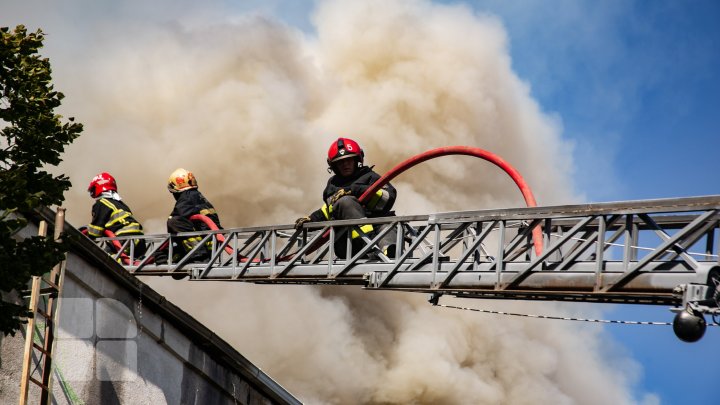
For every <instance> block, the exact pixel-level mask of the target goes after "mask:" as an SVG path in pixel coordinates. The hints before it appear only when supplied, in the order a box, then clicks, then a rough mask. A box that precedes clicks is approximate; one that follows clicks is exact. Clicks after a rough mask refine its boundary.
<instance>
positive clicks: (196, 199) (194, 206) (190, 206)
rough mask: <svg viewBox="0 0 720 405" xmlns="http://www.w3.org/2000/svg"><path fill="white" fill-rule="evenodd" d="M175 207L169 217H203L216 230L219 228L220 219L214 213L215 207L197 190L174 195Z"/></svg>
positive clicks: (215, 212) (192, 189)
mask: <svg viewBox="0 0 720 405" xmlns="http://www.w3.org/2000/svg"><path fill="white" fill-rule="evenodd" d="M173 197H175V207H174V208H173V210H172V212H171V213H170V217H171V218H172V217H183V218H189V217H191V216H193V215H195V214H201V215H205V216H206V217H208V218H210V219H212V221H213V222H215V225H217V226H218V228H222V226H220V217H219V216H218V214H217V211H215V207H213V205H212V204H210V201H208V200H207V198H205V196H203V195H202V194H201V193H200V192H199V191H198V190H197V189H194V188H191V189H189V190H185V191H182V192H179V193H174V194H173Z"/></svg>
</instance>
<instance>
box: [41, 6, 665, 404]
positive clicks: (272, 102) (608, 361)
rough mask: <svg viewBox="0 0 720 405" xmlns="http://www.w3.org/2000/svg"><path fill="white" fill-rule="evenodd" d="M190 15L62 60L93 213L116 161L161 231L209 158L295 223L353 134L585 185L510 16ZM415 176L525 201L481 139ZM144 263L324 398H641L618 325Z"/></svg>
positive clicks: (289, 377) (435, 191)
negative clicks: (528, 71) (100, 178)
mask: <svg viewBox="0 0 720 405" xmlns="http://www.w3.org/2000/svg"><path fill="white" fill-rule="evenodd" d="M189 12H190V13H191V11H189ZM121 15H124V14H121ZM196 17H197V16H196ZM185 21H186V20H183V19H182V18H178V19H177V20H176V21H174V22H168V23H165V24H150V23H148V22H141V21H138V20H132V21H123V20H120V21H119V22H118V23H116V24H105V25H101V24H98V25H97V26H93V30H94V31H93V32H94V33H95V35H94V36H93V38H94V41H95V42H93V43H92V44H91V45H90V43H88V45H87V46H88V48H86V49H84V50H83V51H82V52H80V51H78V52H77V53H76V54H74V56H75V57H76V58H77V59H76V60H75V61H74V65H73V69H68V68H61V69H60V70H59V71H60V72H61V75H60V77H59V78H58V80H59V83H61V85H60V86H59V89H60V90H62V91H64V92H65V93H66V95H67V96H68V98H67V99H66V102H65V107H66V109H67V111H68V112H69V113H68V114H67V115H74V116H76V117H77V118H78V119H79V120H80V121H81V122H83V123H84V124H85V125H86V131H85V134H84V135H83V136H82V137H81V138H80V139H79V140H78V141H77V142H76V144H75V145H73V146H72V147H71V148H70V149H69V151H68V153H67V154H66V163H65V165H64V166H63V168H62V169H63V171H64V172H65V173H67V174H68V175H70V176H71V179H72V181H73V182H74V184H75V187H74V188H73V190H72V191H71V193H70V194H69V196H68V201H67V203H66V206H67V207H69V217H70V220H71V222H73V223H74V224H76V225H81V224H83V223H85V222H87V220H88V218H89V208H90V205H91V201H90V199H89V198H88V197H87V194H86V193H85V190H84V189H85V186H86V184H87V182H88V181H89V179H90V178H91V177H92V176H93V175H94V174H96V173H97V172H100V171H109V172H110V173H112V174H113V175H115V176H116V177H117V179H118V181H119V186H120V193H121V195H122V196H123V197H124V198H125V200H126V201H127V202H128V203H129V205H130V206H131V207H132V208H133V210H134V211H135V213H136V215H137V217H138V218H139V219H141V220H142V221H143V223H144V224H145V226H146V228H147V229H148V230H149V231H151V232H164V218H165V217H166V215H167V213H168V212H169V211H170V209H171V207H172V203H173V200H172V198H171V196H170V195H169V193H167V191H166V190H165V182H166V179H167V176H168V175H169V173H170V172H171V171H172V170H173V169H175V168H176V167H184V168H187V169H190V170H192V171H194V172H195V174H196V175H197V178H198V180H199V183H200V190H201V191H202V192H203V193H204V194H205V195H206V196H207V197H208V198H209V199H210V200H211V201H212V202H213V203H214V204H215V206H216V207H217V208H218V210H219V212H220V215H221V219H222V222H223V225H224V226H225V227H226V228H230V227H239V226H249V225H261V224H274V223H290V222H291V221H293V220H294V219H295V218H296V217H298V216H301V215H304V214H306V213H307V212H309V211H310V210H312V209H314V208H316V207H317V206H318V205H319V204H320V203H321V199H320V194H321V190H322V187H323V185H324V182H325V179H326V178H327V173H326V172H325V167H326V165H325V151H326V149H327V146H328V145H329V142H330V141H331V140H332V139H333V138H334V137H336V136H338V135H343V136H348V137H352V138H355V139H356V140H358V141H359V142H360V143H361V145H362V146H363V147H364V148H365V150H366V156H367V157H366V163H368V164H371V165H376V166H375V168H376V170H377V171H378V172H384V171H387V170H388V169H390V168H391V167H392V166H393V165H394V164H395V163H398V162H400V161H401V160H403V159H405V158H408V157H410V156H412V155H414V154H416V153H419V152H423V151H425V150H427V149H430V148H434V147H439V146H447V145H470V146H477V147H481V148H483V149H487V150H489V151H492V152H494V153H497V154H499V155H500V156H502V157H503V158H504V159H505V160H507V161H508V162H510V163H511V164H513V165H514V166H515V167H516V168H517V169H518V170H519V171H520V172H521V173H522V174H523V175H524V176H525V178H526V180H528V182H529V183H530V185H531V187H532V188H533V190H534V191H535V193H536V197H537V199H538V201H539V202H540V203H541V204H553V203H571V202H575V201H577V197H575V195H574V193H573V187H572V185H571V179H572V173H571V170H572V161H571V153H572V151H571V146H570V145H569V144H568V143H567V141H564V140H563V139H561V137H560V133H561V128H560V124H559V123H558V122H557V121H556V120H554V119H552V118H551V117H549V116H548V115H546V114H543V113H542V111H540V109H539V107H538V105H537V103H536V102H535V101H534V100H533V99H532V97H531V96H530V91H529V87H528V85H527V84H526V83H523V82H522V81H521V80H520V79H519V78H518V77H517V76H516V75H515V74H514V72H513V71H512V68H511V60H510V58H509V54H508V43H507V38H506V34H505V31H504V29H503V27H502V23H501V22H500V21H499V20H497V19H496V18H494V17H492V16H488V15H478V14H474V13H473V12H472V11H471V10H469V9H468V8H466V7H462V6H447V5H436V4H432V3H429V2H427V1H422V0H404V1H393V2H389V1H364V0H358V1H324V2H320V3H319V5H318V7H317V10H316V12H315V18H314V24H315V28H316V30H317V35H316V36H315V35H312V36H311V35H308V34H306V33H303V32H300V31H298V30H295V29H292V28H289V27H287V26H285V25H283V24H282V23H279V22H277V21H275V20H273V19H272V18H269V17H261V16H253V15H246V16H243V17H242V18H236V19H234V20H232V21H231V20H229V19H225V20H223V21H224V22H223V21H221V20H216V21H214V22H213V23H203V22H198V19H197V18H195V19H193V20H192V24H183V23H182V22H185ZM188 21H189V20H188ZM101 26H102V27H104V28H99V27H101ZM57 63H58V62H56V61H54V66H56V65H57ZM57 71H58V69H56V72H57ZM394 184H395V185H396V186H397V187H398V188H399V190H400V196H399V200H398V204H397V206H396V208H397V211H398V213H399V214H401V215H402V214H411V213H429V212H437V211H445V210H462V209H481V208H491V207H511V206H521V205H523V200H522V197H521V195H520V193H519V192H518V191H517V189H516V188H515V186H514V184H513V183H512V181H511V180H510V179H509V178H508V177H507V176H506V175H505V174H504V173H502V171H500V170H499V169H498V168H496V167H494V166H492V165H491V164H489V163H487V162H484V161H480V160H477V159H472V158H468V157H446V158H442V159H437V160H435V161H432V162H428V163H426V164H424V165H422V166H419V167H417V168H415V169H413V170H412V171H411V172H409V173H406V174H404V175H402V176H401V177H400V178H398V179H397V180H396V181H395V182H394ZM145 281H147V282H148V283H150V284H151V285H152V286H153V287H154V288H156V289H158V290H159V291H160V292H161V293H163V294H165V295H166V296H167V297H168V298H169V299H170V300H172V301H173V302H175V303H176V304H178V305H180V306H181V307H182V308H184V309H186V310H187V311H189V312H190V313H191V314H193V315H194V316H196V317H198V319H200V320H201V321H203V322H204V323H206V324H207V325H208V326H209V327H211V328H212V329H213V330H214V331H216V333H217V334H218V335H220V336H222V337H223V338H225V339H227V340H228V341H230V342H231V343H232V344H234V345H235V347H236V348H237V349H238V350H239V351H241V352H242V353H243V354H244V355H246V356H247V357H249V358H250V359H251V360H252V361H254V362H256V363H257V364H258V365H259V366H260V367H261V368H262V369H263V370H264V371H266V372H267V373H268V374H270V375H271V376H273V377H274V378H275V379H277V380H278V381H279V382H280V383H281V384H282V385H283V386H285V387H286V388H288V389H289V390H290V391H291V392H293V393H294V394H295V395H297V396H299V397H300V398H301V399H303V400H305V401H307V402H308V403H328V404H341V403H342V404H344V403H396V404H401V403H418V404H435V403H447V404H453V403H456V404H464V403H477V404H526V403H527V404H530V403H533V404H535V403H557V404H573V403H582V404H607V403H614V404H623V403H633V402H634V398H633V395H632V388H633V384H634V382H635V379H636V378H637V370H636V368H637V366H635V365H634V364H633V363H632V362H629V361H628V360H622V359H620V358H612V357H609V353H611V352H612V350H611V349H615V348H609V347H608V346H607V345H608V343H607V342H606V341H605V336H604V335H603V333H602V331H601V330H599V329H597V328H587V329H584V328H580V327H578V326H577V325H574V324H573V325H571V324H566V323H558V322H552V321H540V320H528V319H522V318H519V319H510V318H503V317H499V316H492V315H482V314H477V313H473V312H468V311H458V310H449V309H443V308H438V307H432V306H430V305H429V304H427V303H426V302H425V301H424V297H422V296H418V295H413V294H402V293H386V292H368V291H363V290H361V289H359V288H348V287H345V288H341V287H323V288H319V287H302V286H255V285H247V284H241V283H237V284H229V283H188V282H182V283H181V282H176V281H166V280H157V279H148V280H145ZM457 303H459V304H460V305H464V306H469V305H474V306H482V307H485V308H500V307H502V308H503V309H506V310H507V309H511V310H515V311H519V312H523V311H525V312H537V310H538V306H537V305H533V307H532V309H531V308H530V307H529V306H527V305H522V304H519V303H503V304H499V303H494V302H493V303H488V302H479V301H473V302H467V301H458V302H457ZM540 309H545V310H547V311H549V312H554V313H558V312H559V311H561V309H562V308H561V307H560V306H558V305H552V304H548V305H543V306H540ZM621 370H624V371H621ZM650 399H652V397H650Z"/></svg>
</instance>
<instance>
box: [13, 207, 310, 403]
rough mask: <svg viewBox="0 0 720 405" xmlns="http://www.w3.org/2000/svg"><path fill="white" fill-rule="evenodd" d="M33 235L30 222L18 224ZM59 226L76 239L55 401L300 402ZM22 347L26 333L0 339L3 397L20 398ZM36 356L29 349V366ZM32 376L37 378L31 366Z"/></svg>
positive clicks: (58, 353) (55, 379)
mask: <svg viewBox="0 0 720 405" xmlns="http://www.w3.org/2000/svg"><path fill="white" fill-rule="evenodd" d="M43 214H44V215H46V216H49V215H50V214H49V213H47V212H44V213H43ZM33 232H36V229H34V228H33V227H29V228H28V229H27V230H26V233H27V234H28V235H30V234H34V233H33ZM66 232H68V234H70V235H72V237H73V238H74V239H75V242H74V243H73V249H72V251H71V253H70V254H69V256H68V259H67V267H66V272H65V279H64V286H63V292H62V299H61V300H60V328H59V331H57V332H56V346H55V351H54V356H53V357H54V361H55V365H56V369H55V372H54V373H53V382H52V384H53V385H52V388H53V398H54V400H55V401H57V403H59V404H71V403H86V404H275V403H299V401H297V400H296V399H295V398H294V397H293V396H292V395H290V394H289V393H288V392H287V391H285V390H284V389H283V388H282V387H281V386H279V385H278V384H277V383H276V382H275V381H273V380H272V379H271V378H270V377H268V376H267V375H265V374H264V373H263V372H262V371H260V370H259V369H258V368H257V367H255V366H254V365H252V364H251V363H250V362H249V361H247V359H245V358H244V357H243V356H242V355H240V353H238V352H237V351H235V350H234V349H233V348H232V347H230V346H229V345H228V344H227V343H226V342H224V341H223V340H222V339H220V338H219V337H217V336H215V335H214V334H213V333H212V331H210V330H208V329H207V328H205V327H204V326H203V325H201V324H200V323H198V322H197V321H196V320H194V319H193V318H192V317H190V316H189V315H187V314H186V313H185V312H183V311H182V310H180V309H179V308H177V307H175V306H174V305H172V304H171V303H169V302H167V301H166V300H165V299H164V298H163V297H162V296H160V295H159V294H157V293H156V292H155V291H153V290H152V289H150V288H149V287H147V286H146V285H144V284H142V283H141V282H140V281H139V280H138V279H137V278H135V277H133V276H132V275H130V274H128V273H127V272H125V270H124V269H123V268H122V267H121V266H119V265H118V264H117V263H115V262H113V261H112V259H111V258H110V257H109V256H107V255H106V254H105V253H104V252H102V250H101V249H99V248H97V247H96V246H95V245H94V244H92V243H91V242H90V241H88V240H86V239H85V238H84V236H82V235H80V234H79V233H78V232H77V231H76V230H74V229H73V228H71V227H66ZM40 319H41V318H40V317H38V322H39V323H41V321H40ZM23 346H24V330H23V332H22V333H17V334H16V336H15V337H6V338H3V339H2V343H1V344H0V403H2V404H5V403H8V404H9V403H17V401H18V398H19V388H20V373H21V362H22V356H23ZM38 355H40V353H39V352H38V351H35V355H34V359H33V368H35V364H36V363H37V360H38ZM35 376H36V378H38V379H40V377H39V373H38V372H37V371H36V372H35ZM31 388H32V390H31V392H30V398H39V397H38V395H39V389H37V387H36V386H35V385H31ZM35 402H36V400H33V401H30V403H35Z"/></svg>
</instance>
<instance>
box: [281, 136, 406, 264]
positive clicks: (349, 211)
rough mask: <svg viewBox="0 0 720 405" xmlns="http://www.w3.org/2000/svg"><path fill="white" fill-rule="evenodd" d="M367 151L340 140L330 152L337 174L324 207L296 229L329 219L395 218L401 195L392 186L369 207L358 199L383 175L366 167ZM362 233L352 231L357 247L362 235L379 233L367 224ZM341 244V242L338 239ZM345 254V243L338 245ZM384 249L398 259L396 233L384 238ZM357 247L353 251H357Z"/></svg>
mask: <svg viewBox="0 0 720 405" xmlns="http://www.w3.org/2000/svg"><path fill="white" fill-rule="evenodd" d="M364 158H365V152H364V151H363V150H362V148H361V147H360V145H359V144H358V143H357V142H355V141H354V140H352V139H350V138H338V139H337V140H335V141H334V142H333V143H332V144H331V145H330V149H329V150H328V157H327V163H328V166H329V168H328V171H329V172H330V171H331V172H332V173H334V175H333V176H332V177H330V179H329V180H328V182H327V185H326V186H325V190H324V191H323V202H324V203H325V204H324V205H323V206H322V208H320V209H318V210H316V211H314V212H313V213H311V214H310V215H308V216H305V217H302V218H298V219H297V220H296V221H295V228H296V229H300V228H301V227H302V226H303V224H305V223H306V222H317V221H327V220H341V219H357V218H374V217H384V216H391V215H394V212H393V211H391V210H392V206H393V204H394V203H395V198H396V197H397V192H396V191H395V187H393V186H392V185H391V184H389V183H388V184H386V185H384V186H383V187H382V188H381V189H380V190H378V191H377V192H376V193H375V195H373V196H372V198H370V199H369V201H368V202H367V203H365V204H361V203H360V201H359V200H358V198H359V197H360V196H361V195H362V194H363V193H364V192H365V191H366V190H367V189H368V188H369V187H370V186H371V185H372V184H373V183H375V182H376V181H377V180H378V179H379V178H380V175H379V174H377V173H375V171H373V169H372V167H368V166H365V165H364V164H363V162H364ZM359 231H360V232H358V230H352V231H351V238H352V239H353V244H354V245H355V248H357V247H359V246H361V244H360V245H358V243H356V242H359V240H358V237H359V236H360V233H365V234H367V235H372V234H373V233H374V231H375V229H373V226H372V225H370V224H368V225H363V226H361V227H360V229H359ZM338 242H340V240H338ZM336 245H337V246H338V247H340V250H338V249H336V251H338V253H339V254H343V252H344V249H343V248H342V246H344V245H343V244H342V243H337V244H336ZM380 247H381V249H382V250H383V252H384V253H385V254H386V255H388V256H394V252H395V238H394V236H393V235H392V233H390V234H388V235H386V236H385V237H383V240H381V241H380ZM355 248H354V249H353V250H355Z"/></svg>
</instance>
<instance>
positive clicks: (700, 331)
mask: <svg viewBox="0 0 720 405" xmlns="http://www.w3.org/2000/svg"><path fill="white" fill-rule="evenodd" d="M705 329H707V324H706V323H705V318H704V317H703V315H702V313H700V312H697V311H695V310H693V309H692V308H690V307H688V308H685V310H683V311H680V312H678V314H677V315H675V319H674V320H673V331H674V332H675V336H677V337H678V338H679V339H680V340H682V341H683V342H688V343H693V342H697V341H698V340H700V338H702V337H703V335H704V334H705Z"/></svg>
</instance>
